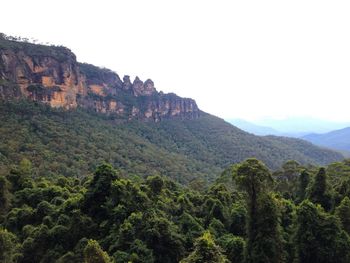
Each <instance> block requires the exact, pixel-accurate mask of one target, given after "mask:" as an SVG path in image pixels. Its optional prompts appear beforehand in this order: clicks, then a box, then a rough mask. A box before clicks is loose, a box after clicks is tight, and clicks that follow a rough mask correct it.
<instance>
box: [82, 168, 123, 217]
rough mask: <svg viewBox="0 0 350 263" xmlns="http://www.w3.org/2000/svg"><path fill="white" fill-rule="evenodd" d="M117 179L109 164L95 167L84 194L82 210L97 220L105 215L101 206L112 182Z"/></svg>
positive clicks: (108, 193)
mask: <svg viewBox="0 0 350 263" xmlns="http://www.w3.org/2000/svg"><path fill="white" fill-rule="evenodd" d="M115 179H117V173H116V171H115V170H114V169H113V167H112V166H111V165H110V164H102V165H100V166H98V167H97V169H96V171H95V174H94V178H93V180H92V182H91V183H90V185H89V188H88V190H87V192H86V194H85V199H84V210H85V211H86V212H88V213H90V214H92V215H93V216H95V217H97V218H102V217H103V215H104V214H105V211H104V209H103V207H102V206H103V204H104V203H105V202H106V200H107V197H108V196H109V195H110V191H111V186H112V182H113V181H114V180H115Z"/></svg>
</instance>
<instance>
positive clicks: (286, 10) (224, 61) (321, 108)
mask: <svg viewBox="0 0 350 263" xmlns="http://www.w3.org/2000/svg"><path fill="white" fill-rule="evenodd" d="M0 8H1V13H0V32H3V33H6V34H9V35H16V36H18V35H20V36H22V37H34V38H36V39H39V40H40V41H41V42H47V41H48V42H50V43H53V44H62V45H64V46H67V47H68V48H70V49H72V51H73V52H74V53H75V54H76V55H77V58H78V60H79V61H81V62H89V63H91V64H95V65H98V66H105V67H108V68H111V69H112V70H114V71H116V72H117V73H118V74H119V76H120V77H123V75H124V74H128V75H130V76H132V77H135V76H136V75H138V76H139V77H140V78H141V79H143V80H145V79H147V78H151V79H152V80H153V81H154V82H155V85H156V88H157V89H158V90H163V91H164V92H175V93H177V94H178V95H180V96H184V97H191V98H194V99H195V100H196V101H197V104H198V105H199V107H200V108H201V109H203V110H205V111H207V112H209V113H212V114H215V115H217V116H220V117H223V118H244V119H248V120H257V119H261V118H266V117H268V118H284V117H296V116H311V117H314V118H321V119H328V120H333V121H350V107H349V106H350V103H349V102H350V96H349V95H350V15H349V14H350V1H338V0H337V1H322V0H317V1H309V0H301V1H299V0H293V1H285V0H276V1H270V0H264V1H262V0H257V1H249V0H242V1H233V0H227V1H225V0H215V1H214V0H212V1H205V0H198V1H197V0H173V1H169V0H158V1H157V0H147V1H146V0H139V1H136V0H124V1H116V0H114V1H113V0H111V1H107V0H99V1H86V0H85V1H74V0H69V1H68V0H60V1H52V0H51V1H50V0H42V1H39V0H37V1H34V0H33V1H29V0H22V1H19V0H4V1H2V2H1V7H0Z"/></svg>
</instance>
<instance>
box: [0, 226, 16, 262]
mask: <svg viewBox="0 0 350 263" xmlns="http://www.w3.org/2000/svg"><path fill="white" fill-rule="evenodd" d="M20 256H21V254H20V253H19V244H18V242H17V237H16V236H15V235H14V234H12V233H11V232H8V231H7V230H6V229H2V228H0V262H2V263H15V262H17V260H18V258H19V257H20Z"/></svg>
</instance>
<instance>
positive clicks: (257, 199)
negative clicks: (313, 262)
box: [236, 159, 280, 263]
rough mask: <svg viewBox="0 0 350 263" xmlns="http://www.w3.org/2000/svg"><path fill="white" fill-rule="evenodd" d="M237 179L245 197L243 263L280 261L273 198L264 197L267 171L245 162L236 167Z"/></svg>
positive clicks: (259, 164)
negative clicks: (244, 261)
mask: <svg viewBox="0 0 350 263" xmlns="http://www.w3.org/2000/svg"><path fill="white" fill-rule="evenodd" d="M236 179H237V181H238V184H239V185H240V187H241V188H242V189H244V190H245V191H246V193H247V206H248V223H247V237H248V242H247V248H246V261H247V262H248V263H249V262H254V263H257V262H264V263H266V262H278V260H279V259H280V238H279V232H278V227H279V225H278V211H277V206H276V203H275V201H274V200H273V198H272V196H270V195H268V194H266V191H267V188H268V183H272V182H273V181H272V178H271V174H270V172H269V170H268V169H267V168H266V166H265V165H264V164H263V163H262V162H260V161H258V160H256V159H248V160H246V161H244V162H243V163H242V164H241V165H240V166H239V167H238V169H237V174H236Z"/></svg>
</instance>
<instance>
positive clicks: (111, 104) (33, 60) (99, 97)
mask: <svg viewBox="0 0 350 263" xmlns="http://www.w3.org/2000/svg"><path fill="white" fill-rule="evenodd" d="M0 96H1V97H2V98H3V99H6V98H9V97H15V98H18V97H23V96H24V97H27V98H29V99H32V100H34V101H39V102H43V103H47V104H49V105H50V106H52V107H62V108H65V109H75V108H77V107H83V108H87V109H91V110H94V111H96V112H101V113H106V114H114V115H117V116H119V117H122V118H125V119H141V120H152V121H160V120H162V119H165V118H183V119H195V118H198V117H199V114H200V110H199V109H198V107H197V105H196V102H195V101H194V100H192V99H186V98H180V97H178V96H176V95H175V94H163V93H162V92H160V93H159V92H157V90H156V89H155V87H154V83H153V81H152V80H150V79H148V80H146V81H145V82H143V81H142V80H140V79H139V78H138V77H136V78H135V80H134V81H133V82H131V80H130V77H129V76H124V77H123V80H121V79H120V78H119V76H118V75H117V74H116V73H115V72H113V71H111V70H109V69H102V68H98V67H95V66H93V65H90V64H81V63H78V62H77V61H76V58H75V55H74V54H73V53H72V52H71V51H70V50H68V49H66V48H63V47H48V46H41V45H34V44H29V43H22V42H16V41H10V40H7V39H4V38H1V37H0Z"/></svg>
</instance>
